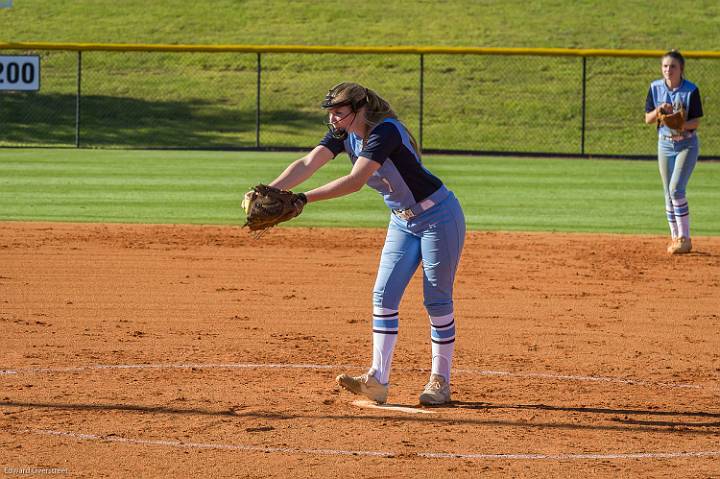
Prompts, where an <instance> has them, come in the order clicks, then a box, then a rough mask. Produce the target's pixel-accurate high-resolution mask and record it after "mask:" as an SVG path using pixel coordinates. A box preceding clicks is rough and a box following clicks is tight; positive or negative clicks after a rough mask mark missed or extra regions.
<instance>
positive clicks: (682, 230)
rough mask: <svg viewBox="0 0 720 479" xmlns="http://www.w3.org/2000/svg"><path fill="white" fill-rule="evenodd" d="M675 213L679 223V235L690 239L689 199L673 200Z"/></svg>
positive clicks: (679, 198)
mask: <svg viewBox="0 0 720 479" xmlns="http://www.w3.org/2000/svg"><path fill="white" fill-rule="evenodd" d="M672 203H673V212H674V213H675V221H676V223H677V229H678V235H679V236H682V237H684V238H689V237H690V207H689V206H688V202H687V198H685V197H684V196H683V197H678V198H673V199H672Z"/></svg>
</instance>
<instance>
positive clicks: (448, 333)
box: [430, 313, 455, 382]
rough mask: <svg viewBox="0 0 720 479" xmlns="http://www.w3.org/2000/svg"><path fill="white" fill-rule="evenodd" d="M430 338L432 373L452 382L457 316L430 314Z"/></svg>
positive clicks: (451, 314)
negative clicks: (451, 372) (451, 373)
mask: <svg viewBox="0 0 720 479" xmlns="http://www.w3.org/2000/svg"><path fill="white" fill-rule="evenodd" d="M430 340H431V341H432V374H439V375H441V376H442V377H444V378H445V380H446V381H447V382H450V369H451V368H452V360H453V354H454V353H455V317H454V314H453V313H450V314H447V315H445V316H435V317H433V316H430Z"/></svg>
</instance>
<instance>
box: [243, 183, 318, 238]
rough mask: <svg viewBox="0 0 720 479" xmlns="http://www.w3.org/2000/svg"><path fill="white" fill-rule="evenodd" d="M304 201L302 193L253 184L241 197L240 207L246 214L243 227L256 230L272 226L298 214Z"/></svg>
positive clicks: (305, 201) (305, 199) (305, 200)
mask: <svg viewBox="0 0 720 479" xmlns="http://www.w3.org/2000/svg"><path fill="white" fill-rule="evenodd" d="M306 203H307V198H306V197H305V195H304V194H303V193H293V192H292V191H285V190H281V189H278V188H274V187H272V186H267V185H257V186H254V187H253V189H252V190H250V191H248V192H247V193H245V197H244V198H243V202H242V207H243V210H245V214H246V216H247V218H246V220H245V224H244V225H243V227H245V226H247V227H248V228H249V229H250V231H258V232H259V231H264V230H266V229H268V228H272V227H273V226H275V225H276V224H278V223H282V222H283V221H288V220H291V219H293V218H295V217H296V216H298V215H299V214H300V213H302V210H303V207H304V206H305V204H306Z"/></svg>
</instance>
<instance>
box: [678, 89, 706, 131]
mask: <svg viewBox="0 0 720 479" xmlns="http://www.w3.org/2000/svg"><path fill="white" fill-rule="evenodd" d="M689 103H690V104H689V105H688V111H687V119H686V120H685V124H684V125H683V130H696V129H697V127H698V126H700V117H701V116H703V109H702V100H701V99H700V90H699V89H697V88H696V89H695V90H693V92H692V93H690V102H689Z"/></svg>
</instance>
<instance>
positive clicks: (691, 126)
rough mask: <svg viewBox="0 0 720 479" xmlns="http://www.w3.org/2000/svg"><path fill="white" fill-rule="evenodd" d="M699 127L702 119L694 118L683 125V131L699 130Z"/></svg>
mask: <svg viewBox="0 0 720 479" xmlns="http://www.w3.org/2000/svg"><path fill="white" fill-rule="evenodd" d="M699 126H700V118H694V119H692V120H688V121H686V122H685V124H684V125H683V130H697V128H698V127H699Z"/></svg>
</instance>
